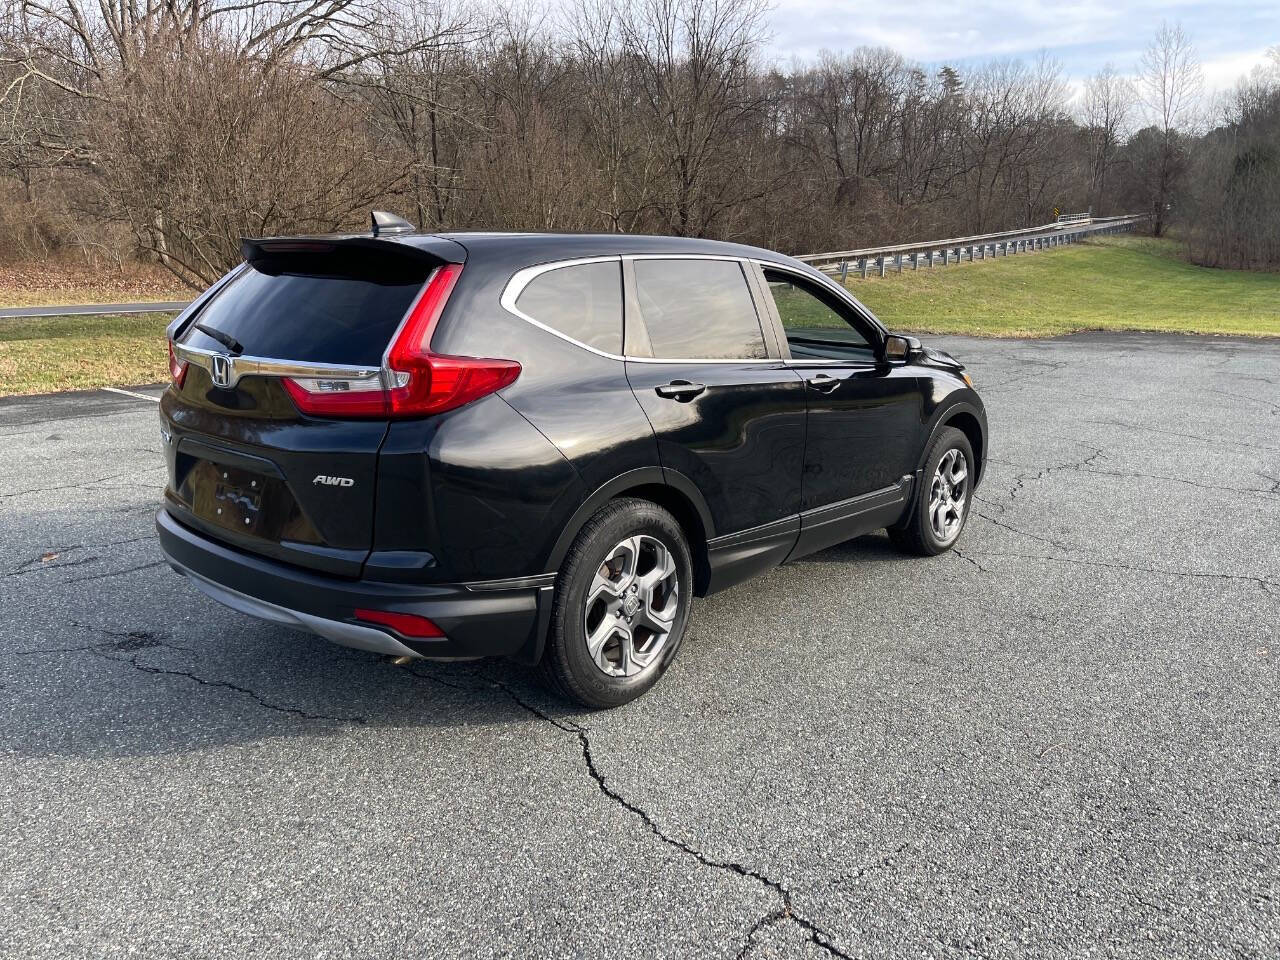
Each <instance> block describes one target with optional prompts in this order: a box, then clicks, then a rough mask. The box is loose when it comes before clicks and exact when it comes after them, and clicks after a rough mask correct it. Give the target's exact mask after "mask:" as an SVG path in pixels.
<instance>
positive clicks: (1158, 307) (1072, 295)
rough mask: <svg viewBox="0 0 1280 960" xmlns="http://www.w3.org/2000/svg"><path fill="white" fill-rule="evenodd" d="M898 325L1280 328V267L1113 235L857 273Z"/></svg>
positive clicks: (1004, 330) (986, 332)
mask: <svg viewBox="0 0 1280 960" xmlns="http://www.w3.org/2000/svg"><path fill="white" fill-rule="evenodd" d="M848 286H849V289H850V290H851V291H852V292H853V294H854V296H856V297H857V298H858V299H859V300H861V301H862V302H863V303H865V304H866V305H867V306H868V307H870V308H871V310H873V311H874V312H875V313H876V315H877V316H878V317H880V319H881V320H882V321H884V323H885V324H886V325H887V326H888V327H889V328H890V329H894V330H903V331H919V332H924V333H961V334H972V335H977V336H991V337H1042V336H1053V335H1056V334H1062V333H1070V332H1073V331H1078V330H1154V331H1167V332H1179V333H1206V334H1231V335H1243V336H1280V274H1276V273H1247V272H1243V271H1235V270H1211V269H1207V268H1205V267H1196V266H1193V265H1191V264H1189V263H1187V262H1186V261H1184V260H1182V259H1180V258H1179V257H1178V255H1177V245H1176V244H1175V243H1174V242H1173V241H1170V240H1155V239H1152V238H1150V237H1108V238H1105V239H1099V240H1096V241H1092V242H1089V243H1084V244H1078V245H1072V246H1068V247H1064V248H1061V249H1055V250H1045V251H1041V252H1039V253H1030V254H1027V253H1023V254H1016V255H1014V256H1012V257H1008V258H1005V257H1001V258H1000V259H998V260H991V261H986V262H984V261H981V260H980V261H978V262H977V263H972V264H971V263H969V262H967V261H966V262H965V263H963V264H961V265H960V266H956V265H954V264H953V265H952V266H949V267H945V268H943V267H941V266H935V267H934V268H933V269H932V270H930V269H929V268H927V267H921V268H920V270H919V271H911V270H910V269H906V270H904V271H903V273H902V274H901V275H897V274H893V273H890V274H888V275H886V276H885V277H884V279H880V278H878V277H877V278H868V279H866V280H850V281H849V284H848Z"/></svg>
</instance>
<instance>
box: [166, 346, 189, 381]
mask: <svg viewBox="0 0 1280 960" xmlns="http://www.w3.org/2000/svg"><path fill="white" fill-rule="evenodd" d="M168 343H169V376H170V377H171V378H172V379H173V385H174V386H175V387H178V388H181V387H182V381H183V380H185V379H187V361H185V360H179V359H178V355H177V354H175V353H174V352H173V341H172V340H170V341H168Z"/></svg>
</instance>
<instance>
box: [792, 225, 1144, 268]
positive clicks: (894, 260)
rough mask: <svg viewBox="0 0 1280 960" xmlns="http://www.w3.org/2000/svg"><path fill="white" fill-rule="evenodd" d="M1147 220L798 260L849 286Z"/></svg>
mask: <svg viewBox="0 0 1280 960" xmlns="http://www.w3.org/2000/svg"><path fill="white" fill-rule="evenodd" d="M1147 218H1148V217H1147V215H1146V214H1134V215H1130V216H1123V217H1099V218H1097V219H1094V220H1090V221H1088V222H1080V223H1077V224H1066V225H1063V224H1057V223H1052V224H1046V225H1044V226H1040V227H1027V228H1024V229H1022V230H1006V231H1004V232H1002V233H987V234H981V235H979V236H976V237H956V238H954V239H951V240H932V241H928V242H926V243H904V244H899V245H897V246H892V247H868V248H866V249H863V250H840V251H836V252H834V253H814V254H809V255H807V256H803V257H797V258H796V259H798V260H803V261H804V262H805V263H808V264H810V265H812V266H814V267H817V268H818V269H819V270H821V271H823V272H824V273H831V274H834V275H836V276H838V277H839V278H840V281H841V282H842V283H843V282H844V281H845V280H848V279H849V274H850V273H851V272H853V273H856V274H858V275H860V276H861V277H862V279H864V280H865V279H866V278H867V277H868V276H869V275H870V274H871V272H872V271H873V270H874V271H876V272H878V274H879V275H880V276H882V277H883V276H884V275H885V274H886V273H887V272H888V271H889V269H890V268H893V269H894V270H895V272H897V273H901V272H902V269H903V266H904V265H909V266H910V267H911V269H912V270H918V269H920V266H921V264H922V263H923V264H924V266H926V267H930V268H932V267H933V266H934V265H935V264H941V265H942V266H944V267H946V266H950V265H951V264H952V263H963V262H964V261H965V259H966V258H967V259H968V260H969V261H970V262H971V263H972V262H973V261H975V260H986V259H988V257H990V258H991V259H994V258H996V257H1001V256H1005V257H1007V256H1009V255H1010V254H1019V253H1030V252H1033V251H1036V250H1047V249H1049V248H1051V247H1059V246H1064V245H1066V244H1068V243H1078V242H1079V241H1080V240H1082V239H1083V238H1085V237H1087V236H1094V235H1100V234H1109V233H1127V232H1129V231H1131V230H1132V229H1133V228H1134V226H1135V225H1136V224H1138V223H1141V222H1143V221H1145V220H1146V219H1147Z"/></svg>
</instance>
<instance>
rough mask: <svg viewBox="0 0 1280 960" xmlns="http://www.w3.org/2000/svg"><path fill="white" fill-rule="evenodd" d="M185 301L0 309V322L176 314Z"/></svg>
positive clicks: (184, 304)
mask: <svg viewBox="0 0 1280 960" xmlns="http://www.w3.org/2000/svg"><path fill="white" fill-rule="evenodd" d="M188 302H189V301H186V300H165V301H155V302H152V301H150V300H146V301H140V302H136V303H82V304H76V305H74V306H52V307H0V320H4V319H6V318H9V317H70V316H91V317H96V316H100V315H105V314H116V313H176V312H177V311H179V310H181V309H183V308H184V307H186V305H187V303H188Z"/></svg>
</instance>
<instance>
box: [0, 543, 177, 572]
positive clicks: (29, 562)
mask: <svg viewBox="0 0 1280 960" xmlns="http://www.w3.org/2000/svg"><path fill="white" fill-rule="evenodd" d="M154 539H155V534H154V533H149V534H146V535H144V536H141V537H128V538H126V539H123V540H107V541H105V542H103V543H73V544H69V545H68V546H65V547H50V548H48V549H47V550H42V551H40V552H39V553H37V554H35V555H34V556H32V557H29V558H28V559H26V560H23V561H22V562H21V563H19V564H18V565H17V566H16V567H14V568H13V569H12V570H8V571H6V572H5V573H3V574H0V576H5V577H18V576H22V575H23V574H27V573H37V572H39V571H41V570H57V569H59V568H60V567H79V566H83V565H84V564H86V563H89V562H90V561H92V560H98V559H101V558H100V557H99V556H98V555H97V554H93V555H90V556H87V557H81V558H79V559H76V560H67V561H65V562H63V563H54V562H53V561H54V560H55V559H57V558H58V557H60V556H62V555H63V554H67V553H72V552H73V551H76V550H93V549H101V548H103V547H118V546H122V545H124V544H129V543H141V542H143V541H144V540H154ZM68 582H71V581H68ZM76 582H79V581H76Z"/></svg>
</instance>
